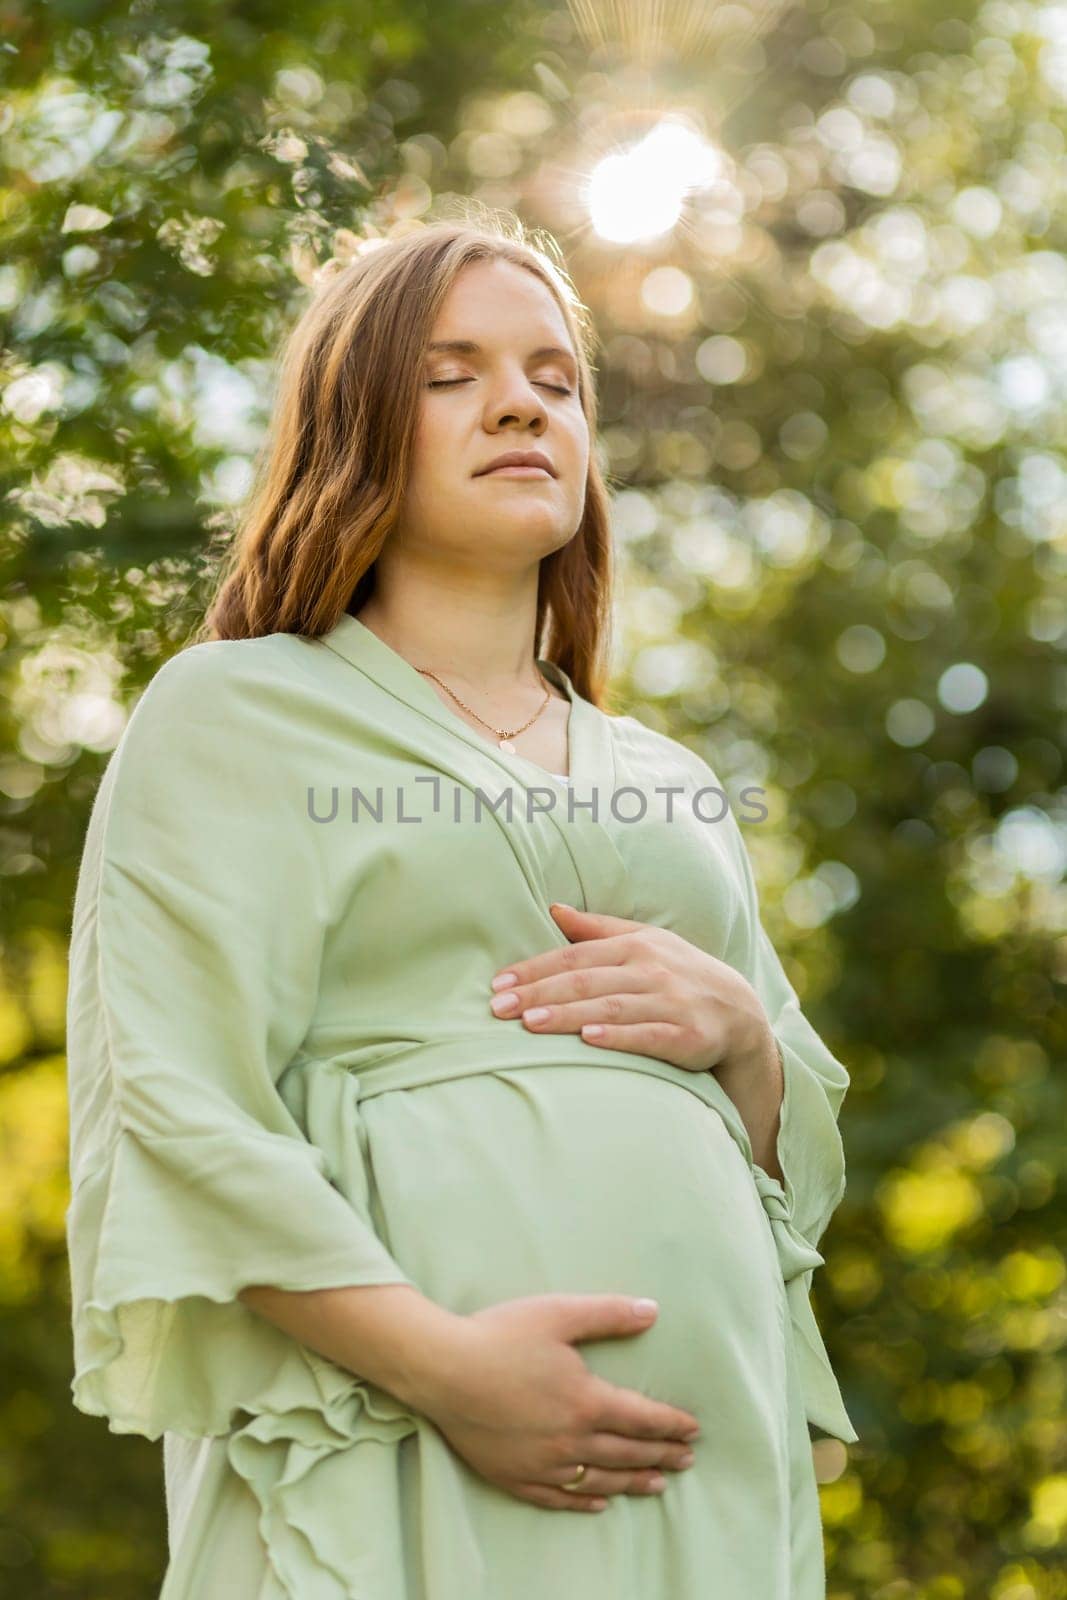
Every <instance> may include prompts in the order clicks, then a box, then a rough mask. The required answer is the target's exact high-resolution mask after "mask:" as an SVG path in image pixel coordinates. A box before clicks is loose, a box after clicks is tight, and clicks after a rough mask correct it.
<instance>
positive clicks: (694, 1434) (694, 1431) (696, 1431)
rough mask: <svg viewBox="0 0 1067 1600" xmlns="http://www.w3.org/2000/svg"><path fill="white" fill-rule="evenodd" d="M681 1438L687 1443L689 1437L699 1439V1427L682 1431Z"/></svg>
mask: <svg viewBox="0 0 1067 1600" xmlns="http://www.w3.org/2000/svg"><path fill="white" fill-rule="evenodd" d="M682 1438H683V1439H684V1440H685V1442H686V1444H688V1443H689V1441H690V1439H699V1438H700V1429H699V1428H693V1429H691V1430H690V1432H689V1433H683V1434H682Z"/></svg>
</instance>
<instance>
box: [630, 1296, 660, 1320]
mask: <svg viewBox="0 0 1067 1600" xmlns="http://www.w3.org/2000/svg"><path fill="white" fill-rule="evenodd" d="M634 1310H635V1311H636V1312H637V1315H638V1316H639V1317H650V1316H651V1315H652V1313H653V1312H654V1311H658V1310H659V1301H658V1300H635V1301H634Z"/></svg>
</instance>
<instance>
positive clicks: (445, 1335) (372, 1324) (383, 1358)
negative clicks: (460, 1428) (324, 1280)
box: [238, 1283, 465, 1410]
mask: <svg viewBox="0 0 1067 1600" xmlns="http://www.w3.org/2000/svg"><path fill="white" fill-rule="evenodd" d="M238 1298H239V1299H240V1300H242V1301H243V1302H244V1303H245V1305H247V1306H249V1307H251V1309H252V1310H253V1311H255V1312H257V1313H258V1314H259V1315H260V1316H262V1317H265V1318H266V1319H267V1321H268V1322H273V1323H274V1325H275V1326H276V1327H278V1328H281V1329H282V1331H283V1333H288V1334H290V1335H291V1336H292V1337H293V1338H294V1339H296V1340H297V1341H298V1342H299V1343H300V1344H302V1345H306V1346H307V1348H308V1349H309V1350H314V1351H315V1352H316V1353H317V1354H318V1355H321V1356H325V1357H326V1358H327V1359H328V1360H330V1361H334V1362H336V1363H337V1365H338V1366H340V1367H344V1369H345V1370H346V1371H348V1372H352V1373H354V1374H355V1375H356V1376H357V1377H361V1378H368V1379H369V1380H370V1381H371V1382H372V1383H376V1384H377V1385H378V1386H379V1387H380V1388H382V1389H387V1390H388V1391H389V1392H390V1393H391V1394H393V1395H395V1396H396V1398H397V1399H398V1400H400V1401H401V1403H402V1404H404V1405H408V1406H413V1407H414V1408H415V1409H417V1410H424V1409H425V1408H426V1405H427V1404H428V1403H429V1400H430V1397H431V1395H432V1393H433V1391H434V1388H435V1386H436V1385H437V1384H438V1383H439V1382H442V1381H447V1366H448V1359H449V1354H450V1352H451V1351H452V1350H453V1349H454V1348H455V1346H456V1343H457V1340H458V1338H459V1337H460V1335H461V1332H462V1329H463V1327H464V1326H465V1321H464V1318H463V1317H461V1316H458V1315H456V1314H455V1313H454V1312H451V1311H447V1310H445V1308H444V1307H443V1306H439V1305H437V1304H436V1302H435V1301H433V1300H429V1299H427V1297H426V1296H425V1295H424V1294H422V1293H421V1291H420V1290H418V1289H416V1288H415V1287H414V1286H413V1285H411V1284H404V1283H385V1284H378V1283H376V1284H366V1285H359V1286H356V1285H352V1286H346V1287H343V1288H338V1289H307V1290H303V1289H295V1290H294V1289H278V1288H275V1287H274V1286H272V1285H266V1284H263V1285H261V1284H255V1285H251V1286H249V1287H247V1288H244V1289H241V1290H240V1291H239V1293H238Z"/></svg>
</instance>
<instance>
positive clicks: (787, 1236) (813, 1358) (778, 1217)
mask: <svg viewBox="0 0 1067 1600" xmlns="http://www.w3.org/2000/svg"><path fill="white" fill-rule="evenodd" d="M502 1026H503V1027H505V1028H509V1027H510V1028H516V1029H518V1030H519V1031H518V1033H515V1034H513V1035H512V1036H511V1037H510V1038H507V1039H504V1038H502V1037H501V1032H500V1029H501V1027H502ZM354 1031H355V1030H353V1032H354ZM350 1036H351V1035H350ZM578 1049H580V1050H581V1056H580V1057H578V1058H577V1059H576V1054H577V1050H578ZM586 1059H588V1062H589V1064H590V1065H591V1066H597V1065H600V1066H608V1067H613V1068H615V1069H616V1070H620V1071H624V1072H643V1073H645V1074H646V1075H648V1076H651V1077H654V1078H660V1079H662V1080H664V1081H665V1082H667V1083H673V1084H676V1085H677V1086H678V1087H680V1088H682V1089H686V1090H688V1091H689V1092H690V1093H691V1094H693V1095H695V1096H696V1098H697V1099H698V1100H701V1101H702V1102H703V1103H704V1104H705V1105H706V1106H709V1107H710V1108H711V1109H712V1110H714V1111H716V1112H718V1114H719V1115H720V1117H721V1118H722V1120H723V1122H724V1123H725V1125H726V1128H727V1131H728V1132H729V1133H730V1135H731V1137H732V1138H733V1139H734V1142H735V1143H736V1144H737V1145H738V1146H739V1148H740V1149H741V1152H742V1154H743V1155H744V1157H745V1162H746V1165H747V1166H748V1168H749V1171H750V1173H751V1175H752V1179H753V1181H754V1183H755V1185H756V1192H757V1193H758V1195H759V1197H760V1202H761V1204H762V1206H763V1209H764V1211H765V1213H766V1215H767V1218H768V1220H769V1222H770V1227H771V1235H772V1238H773V1240H774V1247H775V1251H776V1253H777V1256H778V1262H779V1265H780V1267H781V1271H782V1278H783V1281H784V1283H785V1292H786V1302H787V1304H788V1307H789V1315H790V1321H791V1323H792V1327H793V1333H794V1336H795V1349H796V1353H797V1362H798V1366H799V1370H800V1379H801V1387H802V1390H803V1393H804V1401H805V1413H806V1416H807V1419H808V1421H809V1422H812V1423H814V1424H815V1426H816V1427H817V1428H821V1429H822V1430H823V1432H825V1433H829V1434H832V1435H833V1436H834V1437H835V1438H838V1439H843V1440H844V1441H845V1442H846V1443H850V1444H851V1443H853V1442H855V1441H856V1440H857V1439H858V1438H859V1434H858V1433H857V1432H856V1429H855V1428H854V1427H853V1426H852V1422H851V1420H850V1418H849V1415H848V1412H847V1411H846V1409H845V1404H844V1400H843V1399H842V1396H841V1390H840V1388H839V1387H838V1383H837V1378H836V1376H835V1374H834V1370H833V1367H832V1366H831V1365H830V1358H829V1356H828V1355H827V1352H826V1346H825V1345H824V1343H823V1339H822V1334H821V1333H820V1331H819V1325H818V1323H817V1322H816V1320H815V1313H814V1311H813V1310H812V1306H811V1299H810V1293H811V1274H812V1273H813V1271H814V1269H815V1268H816V1267H821V1266H823V1265H824V1264H825V1258H824V1257H823V1256H822V1255H821V1254H820V1253H819V1251H818V1250H817V1249H816V1248H815V1247H814V1245H812V1244H811V1243H810V1241H809V1240H807V1239H806V1238H805V1237H804V1235H803V1234H802V1233H801V1232H800V1231H799V1229H798V1228H796V1227H795V1225H794V1223H793V1217H792V1213H791V1211H790V1207H789V1201H788V1198H787V1196H786V1193H785V1189H784V1188H783V1186H782V1184H781V1183H780V1182H779V1181H778V1179H777V1178H772V1177H770V1175H769V1174H768V1173H766V1172H764V1170H763V1168H762V1167H759V1166H757V1165H756V1164H755V1163H754V1162H753V1160H752V1149H751V1143H750V1141H749V1138H748V1134H747V1132H746V1130H745V1127H744V1123H743V1122H742V1120H741V1116H740V1113H739V1112H738V1110H737V1107H736V1106H735V1105H734V1102H733V1101H732V1100H731V1099H730V1097H729V1095H727V1093H726V1091H725V1089H724V1088H723V1087H722V1085H721V1084H720V1083H719V1080H718V1079H717V1078H716V1077H715V1075H714V1073H711V1072H687V1071H686V1070H685V1069H684V1068H682V1067H675V1066H673V1065H672V1064H671V1063H670V1062H667V1061H661V1060H660V1059H659V1058H658V1057H657V1056H644V1055H638V1054H637V1053H635V1052H631V1051H625V1050H607V1049H604V1048H602V1047H600V1048H598V1047H597V1046H596V1045H590V1044H587V1043H585V1042H584V1041H583V1042H582V1043H581V1044H580V1045H579V1046H577V1047H576V1043H575V1040H574V1039H573V1038H572V1037H571V1036H570V1035H569V1034H536V1035H531V1034H529V1033H528V1032H527V1031H526V1030H525V1029H524V1028H522V1027H521V1024H520V1023H511V1024H508V1023H504V1024H501V1023H500V1022H499V1020H497V1021H496V1022H495V1030H494V1031H484V1032H482V1033H477V1034H464V1035H457V1036H453V1037H452V1038H447V1039H437V1040H402V1041H400V1042H398V1043H395V1044H390V1045H387V1046H385V1047H384V1048H383V1047H382V1044H381V1041H376V1042H372V1043H370V1044H365V1045H362V1046H357V1047H355V1048H352V1049H347V1050H342V1051H339V1052H336V1053H333V1054H330V1055H325V1056H319V1055H309V1054H306V1053H305V1052H303V1051H302V1052H301V1053H300V1054H299V1055H298V1056H297V1057H295V1058H294V1060H293V1061H292V1062H291V1063H290V1067H289V1068H287V1069H286V1070H287V1072H288V1071H292V1070H299V1069H304V1070H308V1069H311V1068H314V1067H316V1066H318V1067H332V1068H341V1069H343V1070H344V1071H345V1072H346V1073H348V1074H349V1075H350V1077H351V1078H352V1079H353V1082H354V1087H355V1092H356V1095H357V1098H358V1099H359V1100H366V1099H370V1098H372V1097H373V1096H376V1095H379V1094H388V1093H392V1092H395V1091H397V1090H401V1089H417V1088H422V1087H425V1086H426V1085H428V1084H432V1083H445V1082H450V1081H452V1080H454V1079H457V1078H466V1077H473V1076H475V1075H477V1074H482V1073H488V1074H492V1073H507V1072H511V1071H518V1070H524V1069H526V1068H527V1067H552V1066H568V1067H574V1066H576V1065H581V1064H583V1063H584V1061H585V1060H586ZM284 1076H285V1075H284V1074H283V1079H282V1081H281V1082H280V1083H279V1089H281V1090H282V1092H283V1094H284V1092H285V1091H284V1088H283V1084H284Z"/></svg>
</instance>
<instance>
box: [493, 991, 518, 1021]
mask: <svg viewBox="0 0 1067 1600" xmlns="http://www.w3.org/2000/svg"><path fill="white" fill-rule="evenodd" d="M518 1003H519V997H518V995H517V994H496V995H494V996H493V998H492V999H491V1000H490V1002H489V1007H490V1010H492V1011H494V1012H495V1013H496V1015H497V1016H498V1017H502V1016H505V1015H506V1014H507V1013H508V1012H509V1011H514V1010H515V1008H516V1007H517V1006H518Z"/></svg>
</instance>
